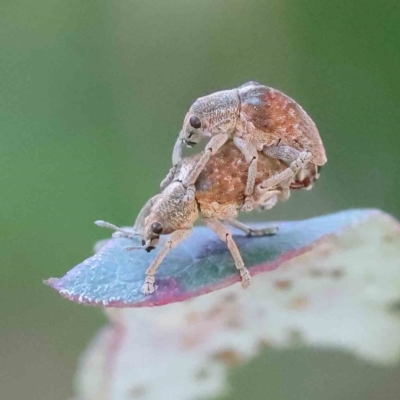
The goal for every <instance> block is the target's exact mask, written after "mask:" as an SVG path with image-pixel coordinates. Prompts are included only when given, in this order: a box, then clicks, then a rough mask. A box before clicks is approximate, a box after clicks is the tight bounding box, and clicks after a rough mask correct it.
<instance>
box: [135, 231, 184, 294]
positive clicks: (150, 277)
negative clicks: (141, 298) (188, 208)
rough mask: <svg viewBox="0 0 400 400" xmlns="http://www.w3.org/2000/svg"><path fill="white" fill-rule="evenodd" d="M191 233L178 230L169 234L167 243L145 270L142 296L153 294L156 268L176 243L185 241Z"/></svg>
mask: <svg viewBox="0 0 400 400" xmlns="http://www.w3.org/2000/svg"><path fill="white" fill-rule="evenodd" d="M190 232H191V229H180V230H178V231H175V232H173V233H171V235H170V236H169V238H168V239H167V241H166V242H165V243H164V245H163V247H162V248H161V250H160V252H159V253H158V254H157V256H156V258H155V259H154V260H153V262H152V263H151V265H150V267H149V268H147V271H146V278H145V280H144V284H143V286H142V292H143V293H144V294H152V293H154V290H155V287H154V282H155V277H154V275H155V274H156V272H157V269H158V267H159V266H160V264H161V263H162V261H163V260H164V258H165V256H166V255H167V253H168V252H169V251H170V250H171V249H173V248H174V247H175V246H176V245H177V244H178V243H180V242H181V241H182V240H184V239H186V238H187V237H188V236H189V234H190Z"/></svg>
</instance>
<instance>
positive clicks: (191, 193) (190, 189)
mask: <svg viewBox="0 0 400 400" xmlns="http://www.w3.org/2000/svg"><path fill="white" fill-rule="evenodd" d="M228 139H229V135H228V134H227V133H219V134H218V135H216V136H214V137H212V138H211V140H210V141H209V142H208V144H207V146H206V148H205V150H204V153H203V154H202V156H201V158H200V160H199V161H198V162H197V164H196V165H195V167H194V168H193V169H192V171H191V172H190V174H189V175H188V176H187V177H186V179H184V180H183V181H182V184H183V185H184V186H185V187H186V188H187V193H186V196H185V200H186V201H191V200H193V199H194V197H195V193H196V188H195V186H194V184H195V183H196V180H197V178H198V177H199V175H200V173H201V171H202V170H203V169H204V167H205V166H206V164H207V162H208V160H209V159H210V157H211V156H212V155H214V154H215V153H216V152H217V151H218V150H219V149H220V148H221V147H222V146H223V145H224V144H225V143H226V142H227V141H228Z"/></svg>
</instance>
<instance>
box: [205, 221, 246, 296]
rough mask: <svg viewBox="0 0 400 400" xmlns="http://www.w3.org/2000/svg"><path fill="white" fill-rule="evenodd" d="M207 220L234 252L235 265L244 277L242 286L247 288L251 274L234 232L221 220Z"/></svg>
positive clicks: (232, 252) (210, 226)
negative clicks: (233, 235)
mask: <svg viewBox="0 0 400 400" xmlns="http://www.w3.org/2000/svg"><path fill="white" fill-rule="evenodd" d="M205 222H206V224H207V225H208V227H209V228H210V229H212V230H213V231H214V232H215V233H216V234H217V235H218V237H219V238H220V239H221V240H222V241H223V242H225V243H226V244H227V246H228V249H229V251H230V252H231V254H232V257H233V260H234V262H235V266H236V268H237V269H238V271H239V273H240V276H241V278H242V286H243V287H244V288H247V287H248V286H249V285H250V280H251V275H250V272H249V271H248V269H247V268H246V267H245V266H244V262H243V260H242V256H241V255H240V253H239V249H238V248H237V246H236V243H235V242H234V240H233V239H232V234H231V232H230V231H229V229H228V228H227V227H226V226H225V225H224V224H223V223H222V222H220V221H218V220H217V219H215V218H205Z"/></svg>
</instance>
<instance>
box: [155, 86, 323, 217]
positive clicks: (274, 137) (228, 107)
mask: <svg viewBox="0 0 400 400" xmlns="http://www.w3.org/2000/svg"><path fill="white" fill-rule="evenodd" d="M203 137H211V139H210V141H209V142H208V144H207V145H206V148H205V151H204V153H203V155H202V157H201V158H200V159H199V160H198V162H197V165H196V166H195V167H194V168H193V169H192V171H191V174H190V176H189V177H188V179H187V196H186V199H187V200H193V198H194V197H195V190H196V186H195V182H196V180H197V177H198V176H199V174H200V173H201V171H202V170H203V169H204V167H205V165H206V164H207V162H208V160H209V159H210V157H212V156H213V155H214V154H215V153H217V152H218V151H219V149H220V148H221V147H222V146H223V145H224V144H225V143H226V142H227V141H228V140H232V141H233V142H234V144H235V145H236V146H237V147H238V148H239V149H240V151H241V152H242V153H243V155H244V157H245V159H246V162H247V163H248V165H249V168H248V178H247V182H246V187H245V196H246V197H245V201H244V203H243V205H242V210H243V211H251V210H252V209H253V207H254V205H255V203H256V201H255V200H254V199H253V191H254V186H255V180H256V175H257V168H260V167H261V166H260V165H258V164H259V162H258V160H259V158H260V152H263V153H264V154H266V155H268V156H270V157H273V158H278V159H281V160H283V161H285V162H286V163H287V164H288V165H289V164H290V163H292V162H294V161H296V160H297V161H298V162H302V160H300V159H299V157H301V154H302V153H303V152H304V151H308V152H310V153H311V156H310V158H309V160H308V165H307V164H305V165H304V167H306V168H307V171H305V168H301V169H300V170H299V172H298V174H297V181H299V182H301V181H303V180H304V178H305V176H306V175H310V172H311V175H312V176H316V177H318V174H319V167H320V166H322V165H324V164H325V163H326V161H327V158H326V154H325V148H324V145H323V143H322V140H321V138H320V135H319V132H318V129H317V127H316V125H315V123H314V122H313V120H312V119H311V118H310V116H309V115H308V114H307V113H306V112H305V111H304V109H303V108H302V107H301V106H300V105H299V104H298V103H297V102H296V101H294V100H293V99H291V98H290V97H288V96H287V95H285V94H284V93H282V92H280V91H279V90H276V89H273V88H271V87H267V86H264V85H262V84H259V83H258V82H254V81H251V82H248V83H246V84H244V85H242V86H240V87H239V88H236V89H231V90H224V91H220V92H216V93H212V94H210V95H208V96H204V97H200V98H198V99H197V100H196V101H195V102H194V103H193V104H192V106H191V107H190V109H189V111H188V113H187V114H186V116H185V119H184V123H183V127H182V130H181V132H180V134H179V137H178V139H177V141H176V143H175V146H174V150H173V156H172V164H173V166H172V168H171V170H170V172H169V173H168V175H167V177H166V178H165V179H164V181H163V182H162V183H161V188H164V187H166V186H167V185H168V184H169V183H170V182H171V181H172V179H173V176H174V174H175V170H176V166H177V165H178V164H179V162H180V160H181V159H182V151H183V147H184V145H187V146H189V147H192V146H194V145H196V144H197V143H199V142H200V140H201V139H202V138H203ZM303 161H304V160H303ZM257 165H258V166H257ZM311 180H312V179H311ZM289 185H290V182H287V184H286V188H288V187H289ZM283 187H285V185H282V188H283ZM286 193H288V190H286Z"/></svg>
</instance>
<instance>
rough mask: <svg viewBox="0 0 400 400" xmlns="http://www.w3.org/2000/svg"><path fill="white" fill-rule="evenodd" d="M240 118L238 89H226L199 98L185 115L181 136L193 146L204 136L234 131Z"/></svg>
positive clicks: (187, 143)
mask: <svg viewBox="0 0 400 400" xmlns="http://www.w3.org/2000/svg"><path fill="white" fill-rule="evenodd" d="M238 119H239V96H238V93H237V90H224V91H221V92H216V93H212V94H210V95H208V96H204V97H200V98H198V99H197V100H196V101H195V102H194V103H193V104H192V106H191V107H190V109H189V112H188V113H187V114H186V116H185V120H184V122H183V127H182V130H181V133H180V135H179V137H180V138H181V139H182V140H183V141H184V142H185V143H186V145H187V146H189V147H192V146H194V145H196V144H197V143H199V142H200V141H201V139H202V138H203V137H211V136H214V135H217V134H218V133H221V132H228V133H229V132H233V131H234V129H235V127H236V123H237V121H238Z"/></svg>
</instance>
